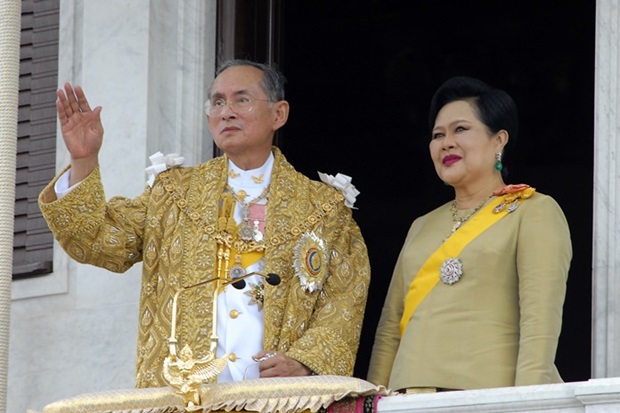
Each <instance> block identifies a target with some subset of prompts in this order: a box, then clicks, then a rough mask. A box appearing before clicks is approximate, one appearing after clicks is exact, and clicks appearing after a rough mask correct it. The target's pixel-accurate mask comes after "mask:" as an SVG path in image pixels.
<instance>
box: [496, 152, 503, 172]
mask: <svg viewBox="0 0 620 413" xmlns="http://www.w3.org/2000/svg"><path fill="white" fill-rule="evenodd" d="M495 160H496V161H495V170H496V171H498V172H501V171H502V169H504V164H503V163H502V153H501V152H497V153H496V154H495Z"/></svg>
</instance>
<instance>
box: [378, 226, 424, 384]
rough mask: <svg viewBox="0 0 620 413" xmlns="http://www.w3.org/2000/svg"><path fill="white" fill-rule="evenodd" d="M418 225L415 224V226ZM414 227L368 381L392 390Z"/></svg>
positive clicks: (387, 306) (394, 280)
mask: <svg viewBox="0 0 620 413" xmlns="http://www.w3.org/2000/svg"><path fill="white" fill-rule="evenodd" d="M414 225H415V224H414ZM412 230H413V226H412V227H411V229H410V230H409V234H408V235H407V238H406V239H405V243H404V244H403V248H402V250H401V252H400V255H399V257H398V260H397V261H396V266H395V267H394V273H393V275H392V280H391V281H390V287H389V288H388V292H387V295H386V298H385V303H384V305H383V310H382V311H381V318H380V319H379V324H378V326H377V332H376V335H375V343H374V345H373V348H372V354H371V357H370V365H369V368H368V381H370V382H372V383H374V384H376V385H382V386H386V387H387V386H388V383H389V381H390V375H391V373H392V366H393V364H394V359H395V358H396V353H397V351H398V348H399V346H400V319H401V318H402V316H403V308H404V302H405V294H406V291H405V290H404V288H405V282H404V279H403V274H404V273H403V258H402V257H403V253H404V251H405V250H406V249H407V246H408V245H409V242H410V240H411V238H412V235H411V233H412Z"/></svg>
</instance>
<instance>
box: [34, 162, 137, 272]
mask: <svg viewBox="0 0 620 413" xmlns="http://www.w3.org/2000/svg"><path fill="white" fill-rule="evenodd" d="M63 172H64V171H63ZM63 172H61V173H60V174H59V175H58V176H57V177H56V178H55V179H54V180H53V181H52V182H51V183H50V184H49V185H48V186H47V187H46V188H45V189H43V191H42V192H41V194H40V195H39V206H40V208H41V212H42V213H43V216H44V217H45V219H46V221H47V223H48V225H49V227H50V229H51V231H52V232H53V233H54V236H55V237H56V239H57V240H58V242H59V243H60V245H61V246H62V248H63V249H64V250H65V251H66V252H67V254H69V256H71V257H72V258H73V259H75V260H76V261H78V262H81V263H86V264H92V265H95V266H97V267H101V268H105V269H107V270H109V271H113V272H119V273H120V272H125V271H126V270H128V269H129V268H130V267H131V266H132V265H133V264H135V263H136V262H139V261H141V260H142V237H143V232H144V223H145V217H146V206H145V205H146V200H147V199H148V196H149V194H148V192H149V190H148V189H147V191H146V192H145V193H143V194H142V195H141V196H139V197H138V198H136V199H128V198H122V197H115V198H112V199H110V201H109V202H106V200H105V193H104V190H103V186H102V184H101V176H100V171H99V168H97V169H95V170H94V171H93V172H92V173H91V174H90V175H89V176H88V177H87V178H86V179H84V181H82V182H81V183H80V184H79V185H78V186H76V187H75V188H73V189H72V190H71V191H70V192H69V193H68V194H67V195H65V196H64V197H63V198H62V199H57V198H56V194H55V192H54V184H55V182H56V181H57V179H58V177H59V176H60V175H62V173H63Z"/></svg>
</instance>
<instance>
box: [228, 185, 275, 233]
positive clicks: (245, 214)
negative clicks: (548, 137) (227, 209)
mask: <svg viewBox="0 0 620 413" xmlns="http://www.w3.org/2000/svg"><path fill="white" fill-rule="evenodd" d="M270 186H271V185H267V186H266V187H265V189H263V192H261V194H260V195H259V196H257V197H256V198H254V199H253V200H251V201H249V202H245V201H244V200H245V195H247V194H246V192H245V191H243V194H244V195H243V197H241V196H239V194H237V193H236V192H235V191H234V189H232V187H231V186H230V185H229V184H226V190H227V191H229V192H230V194H231V195H232V196H233V198H234V199H235V201H237V203H238V204H239V205H240V206H241V219H242V222H241V227H240V228H239V232H238V234H239V238H241V239H242V240H244V241H247V242H249V241H256V242H261V241H262V240H263V233H262V232H260V229H259V228H258V223H259V222H258V221H254V223H253V224H251V223H250V207H251V206H252V205H253V204H255V203H257V202H258V201H260V200H262V199H263V198H265V197H267V194H269V187H270ZM239 192H241V191H239Z"/></svg>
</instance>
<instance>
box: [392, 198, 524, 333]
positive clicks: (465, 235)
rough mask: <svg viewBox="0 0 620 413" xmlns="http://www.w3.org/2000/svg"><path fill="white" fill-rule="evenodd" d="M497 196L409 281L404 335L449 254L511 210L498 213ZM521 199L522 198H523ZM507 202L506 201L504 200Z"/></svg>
mask: <svg viewBox="0 0 620 413" xmlns="http://www.w3.org/2000/svg"><path fill="white" fill-rule="evenodd" d="M496 201H497V200H493V201H491V202H489V203H488V204H487V205H485V206H484V207H483V208H482V209H480V211H478V213H477V214H475V215H474V216H473V217H472V218H471V219H469V220H468V221H467V222H465V224H463V226H462V227H460V228H459V229H458V230H457V231H456V232H454V233H453V234H452V235H451V236H450V237H449V238H448V239H447V240H446V241H445V242H444V243H443V244H441V246H440V247H439V248H438V249H437V250H436V251H435V252H434V253H433V254H432V255H431V256H430V257H429V259H428V260H426V262H425V263H424V265H422V267H421V268H420V271H418V273H417V274H416V276H415V278H414V279H413V281H412V282H411V284H410V285H409V291H408V292H407V297H406V298H405V308H404V310H403V316H402V318H401V319H400V335H401V337H402V335H403V334H404V332H405V328H407V325H408V324H409V320H411V317H413V313H414V312H415V310H416V308H418V305H420V303H421V302H422V300H424V298H425V297H426V296H427V295H428V293H429V292H430V291H431V290H432V289H433V287H435V285H437V283H439V280H440V278H439V269H440V267H441V265H442V264H443V262H444V261H445V260H446V259H447V258H451V257H452V258H456V257H458V256H459V254H460V253H461V251H463V248H465V247H466V246H467V245H468V244H469V243H470V242H471V241H473V240H474V239H475V238H476V237H477V236H478V235H480V234H482V233H483V232H484V231H485V230H487V229H488V228H489V227H490V226H491V225H493V224H495V223H496V222H497V221H499V220H500V219H502V218H503V217H504V216H505V215H506V214H508V211H507V208H504V209H502V211H500V212H498V213H495V212H493V209H495V207H496V206H497V205H498V202H496ZM519 201H520V200H519ZM504 202H505V201H504Z"/></svg>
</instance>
